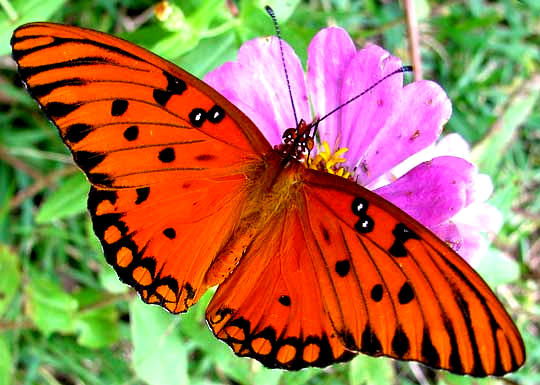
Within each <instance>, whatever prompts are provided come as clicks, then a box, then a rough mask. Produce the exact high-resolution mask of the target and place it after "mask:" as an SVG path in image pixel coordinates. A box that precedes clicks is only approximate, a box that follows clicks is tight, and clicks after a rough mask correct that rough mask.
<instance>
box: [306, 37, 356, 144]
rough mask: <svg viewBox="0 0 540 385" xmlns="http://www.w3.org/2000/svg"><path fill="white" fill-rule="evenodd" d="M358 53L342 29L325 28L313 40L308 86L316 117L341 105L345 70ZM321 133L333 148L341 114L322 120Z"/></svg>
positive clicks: (310, 51)
mask: <svg viewBox="0 0 540 385" xmlns="http://www.w3.org/2000/svg"><path fill="white" fill-rule="evenodd" d="M355 53H356V47H355V46H354V43H353V41H352V40H351V38H350V37H349V34H348V33H347V32H346V31H345V30H344V29H343V28H339V27H330V28H325V29H323V30H321V31H320V32H319V33H317V34H316V35H315V37H314V38H313V40H311V43H310V44H309V48H308V61H307V68H308V73H307V79H308V80H307V85H308V91H309V95H310V99H311V104H312V106H313V109H314V111H315V115H316V116H315V117H316V118H320V117H322V116H324V115H325V114H326V113H328V112H330V111H332V110H333V109H334V108H336V107H338V106H339V104H340V102H341V98H340V95H341V86H342V83H343V77H344V75H345V69H346V68H347V66H348V64H349V62H350V61H351V59H352V58H353V57H354V55H355ZM318 132H319V135H320V137H321V138H322V140H326V141H327V142H328V143H331V144H332V145H333V144H334V143H336V138H337V136H338V134H339V133H340V113H334V114H332V115H330V116H329V117H328V118H326V119H325V120H324V121H322V122H321V123H320V124H319V127H318ZM333 150H335V149H333Z"/></svg>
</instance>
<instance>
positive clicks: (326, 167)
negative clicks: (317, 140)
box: [308, 141, 351, 178]
mask: <svg viewBox="0 0 540 385" xmlns="http://www.w3.org/2000/svg"><path fill="white" fill-rule="evenodd" d="M347 151H349V149H348V148H340V149H339V150H337V151H336V152H334V153H332V151H331V150H330V146H329V145H328V143H327V142H326V141H323V142H322V144H321V145H320V146H319V148H318V152H317V155H315V157H313V158H312V159H311V161H310V162H309V165H308V167H309V168H312V169H314V170H319V171H326V172H328V173H330V174H334V175H337V176H341V177H343V178H350V177H351V173H350V172H349V171H348V170H347V168H346V167H344V166H343V165H341V164H342V163H345V162H346V159H345V158H344V157H343V154H345V153H346V152H347Z"/></svg>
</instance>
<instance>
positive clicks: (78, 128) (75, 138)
mask: <svg viewBox="0 0 540 385" xmlns="http://www.w3.org/2000/svg"><path fill="white" fill-rule="evenodd" d="M90 132H92V126H90V125H88V124H84V123H75V124H72V125H71V126H68V127H67V128H66V133H65V135H64V140H66V141H68V142H69V143H79V142H80V141H81V140H83V139H84V138H86V136H87V135H88V134H89V133H90Z"/></svg>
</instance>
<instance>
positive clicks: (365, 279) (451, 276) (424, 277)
mask: <svg viewBox="0 0 540 385" xmlns="http://www.w3.org/2000/svg"><path fill="white" fill-rule="evenodd" d="M11 45H12V49H13V58H14V59H15V61H16V62H17V64H18V71H19V74H20V77H21V78H22V80H23V82H24V84H25V86H26V88H27V89H28V91H29V92H30V94H31V95H32V96H33V97H34V98H35V99H36V100H37V101H38V103H39V105H40V107H41V108H42V110H43V111H44V112H45V114H46V115H47V116H48V117H49V118H50V120H51V121H52V122H53V123H54V124H55V125H56V126H57V127H58V129H59V132H60V135H61V137H62V139H63V141H64V142H65V144H66V145H67V146H68V147H69V149H70V150H71V153H72V155H73V159H74V161H75V163H76V164H77V165H78V166H79V167H80V168H81V169H82V171H83V172H84V173H85V174H86V176H87V178H88V180H89V182H90V183H91V185H92V186H91V190H90V193H89V197H88V209H89V211H90V214H91V217H92V222H93V227H94V231H95V233H96V235H97V237H98V238H99V239H100V241H101V244H102V246H103V251H104V254H105V257H106V259H107V261H108V262H109V263H110V264H111V265H112V266H113V267H114V269H115V270H116V272H117V274H118V276H119V277H120V279H121V280H122V281H123V282H125V283H127V284H129V285H131V286H133V287H134V288H135V290H136V291H137V292H138V293H139V294H140V297H141V298H142V300H143V301H144V302H146V303H150V304H158V305H161V306H162V307H164V308H165V309H167V310H168V311H169V312H171V313H181V312H185V311H187V310H188V309H189V308H190V307H191V306H192V305H193V304H195V303H196V302H197V301H198V300H199V299H200V298H201V296H202V295H203V294H204V293H205V292H206V291H207V290H208V289H209V288H211V287H213V286H216V285H217V286H218V288H217V291H216V293H215V295H214V296H213V298H212V300H211V302H210V303H209V305H208V307H207V310H206V319H207V322H208V325H209V326H210V328H211V329H212V331H213V333H214V334H215V336H216V337H217V338H219V339H221V340H223V341H225V342H226V343H227V344H228V345H229V346H230V347H231V348H232V350H233V351H234V353H236V354H237V355H239V356H248V357H253V358H255V359H257V360H259V361H260V362H261V363H263V364H264V365H265V366H267V367H271V368H283V369H289V370H298V369H301V368H304V367H307V366H318V367H324V366H327V365H330V364H332V363H335V362H341V361H347V360H350V359H351V358H352V357H354V356H355V355H356V354H358V353H365V354H368V355H372V356H387V357H392V358H395V359H400V360H406V361H409V360H413V361H418V362H421V363H424V364H426V365H429V366H431V367H434V368H442V369H446V370H449V371H451V372H455V373H460V374H469V375H473V376H487V375H503V374H505V373H508V372H511V371H514V370H516V369H517V368H519V367H520V366H521V365H522V364H523V362H524V360H525V349H524V344H523V341H522V339H521V336H520V334H519V332H518V330H517V328H516V326H515V325H514V323H513V321H512V319H511V318H510V316H509V315H508V313H507V312H506V311H505V309H504V308H503V306H502V305H501V303H500V302H499V301H498V299H497V298H496V296H495V295H494V294H493V292H492V291H491V290H490V288H489V287H488V286H487V284H486V283H485V282H484V281H483V280H482V278H480V276H479V275H478V274H477V273H476V272H475V271H474V270H473V269H472V268H471V267H470V266H469V265H468V264H467V262H465V261H464V260H463V259H462V258H461V257H460V256H459V255H458V254H456V253H455V252H454V251H453V250H452V249H451V248H450V247H448V245H447V244H445V243H444V242H443V241H441V240H440V239H439V238H437V237H436V236H435V235H434V234H433V233H431V232H430V231H429V230H428V229H426V228H425V227H424V226H422V225H421V224H419V223H418V222H417V221H416V220H414V219H413V218H411V217H410V216H409V215H407V214H406V213H404V212H403V211H402V210H400V209H399V208H397V207H396V206H394V205H393V204H391V203H389V202H388V201H386V200H384V199H383V198H381V197H379V196H378V195H376V194H375V193H373V192H371V191H369V190H367V189H365V188H363V187H361V186H359V185H358V184H357V183H355V182H353V181H351V180H348V179H345V178H342V177H339V176H336V175H331V174H329V173H326V172H323V171H318V170H313V169H310V168H307V167H306V166H305V165H304V164H303V163H302V162H301V161H300V157H301V153H302V151H304V150H306V148H309V147H310V146H311V145H312V143H310V142H311V141H313V137H312V136H310V130H311V129H312V128H313V127H312V126H311V125H309V124H306V123H304V122H302V123H301V124H299V126H298V127H296V128H294V129H292V130H287V131H286V133H287V137H286V141H285V143H284V144H283V145H282V146H278V147H275V148H274V147H272V146H271V145H270V144H269V142H268V141H267V140H266V139H265V137H264V136H263V134H262V133H261V132H260V131H259V129H258V128H257V127H256V126H255V125H254V124H253V123H252V122H251V120H250V119H249V118H248V117H247V116H246V115H244V113H242V112H241V111H240V110H239V109H238V108H237V107H235V106H234V105H233V104H231V103H230V102H229V101H228V100H227V99H226V98H224V97H223V96H222V95H220V94H219V93H218V92H217V91H215V90H214V89H213V88H211V87H210V86H208V85H207V84H205V83H204V82H202V81H201V80H199V79H197V78H195V77H194V76H192V75H190V74H189V73H187V72H185V71H184V70H182V69H180V68H178V67H177V66H176V65H174V64H172V63H170V62H168V61H166V60H164V59H162V58H160V57H158V56H156V55H154V54H152V53H151V52H149V51H147V50H145V49H143V48H141V47H138V46H136V45H133V44H131V43H129V42H127V41H125V40H122V39H120V38H117V37H114V36H111V35H108V34H104V33H101V32H96V31H93V30H89V29H83V28H77V27H70V26H64V25H59V24H51V23H31V24H26V25H23V26H21V27H19V28H17V29H16V31H15V32H14V34H13V37H12V39H11ZM311 135H313V134H311Z"/></svg>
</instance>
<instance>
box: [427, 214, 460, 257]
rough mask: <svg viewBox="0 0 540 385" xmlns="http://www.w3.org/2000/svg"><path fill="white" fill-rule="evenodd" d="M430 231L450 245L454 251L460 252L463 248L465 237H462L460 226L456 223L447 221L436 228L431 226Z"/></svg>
mask: <svg viewBox="0 0 540 385" xmlns="http://www.w3.org/2000/svg"><path fill="white" fill-rule="evenodd" d="M429 229H430V230H431V231H433V232H434V233H435V235H437V237H439V238H440V239H441V240H443V241H444V242H445V243H446V244H447V245H449V246H450V247H451V248H452V249H453V250H454V251H456V252H460V250H461V248H462V247H463V236H462V235H461V232H460V231H459V228H458V226H457V225H456V224H455V223H454V222H452V221H447V222H444V223H441V224H438V225H435V226H431V227H430V228H429ZM460 254H461V253H460Z"/></svg>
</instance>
